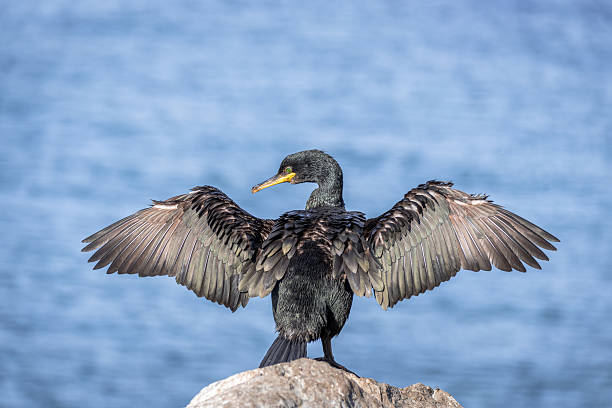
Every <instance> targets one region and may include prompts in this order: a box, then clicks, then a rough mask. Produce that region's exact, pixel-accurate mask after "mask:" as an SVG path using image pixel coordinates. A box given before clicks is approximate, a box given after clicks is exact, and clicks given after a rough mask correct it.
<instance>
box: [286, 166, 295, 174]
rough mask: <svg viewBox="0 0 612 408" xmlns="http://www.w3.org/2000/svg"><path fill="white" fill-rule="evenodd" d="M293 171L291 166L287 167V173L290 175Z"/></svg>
mask: <svg viewBox="0 0 612 408" xmlns="http://www.w3.org/2000/svg"><path fill="white" fill-rule="evenodd" d="M292 171H293V170H292V169H291V166H289V167H285V173H287V174H289V173H291V172H292Z"/></svg>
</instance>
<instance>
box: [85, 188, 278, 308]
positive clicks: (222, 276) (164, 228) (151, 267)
mask: <svg viewBox="0 0 612 408" xmlns="http://www.w3.org/2000/svg"><path fill="white" fill-rule="evenodd" d="M273 224H274V221H273V220H262V219H259V218H256V217H253V216H252V215H250V214H249V213H247V212H246V211H244V210H243V209H241V208H240V207H239V206H238V205H237V204H236V203H234V202H233V201H232V200H231V199H230V198H229V197H227V196H226V195H225V194H224V193H223V192H221V191H219V190H218V189H216V188H214V187H210V186H204V187H196V188H194V189H193V190H192V192H191V193H189V194H183V195H180V196H176V197H173V198H170V199H169V200H166V201H154V202H153V205H152V206H151V207H150V208H146V209H144V210H140V211H138V212H137V213H135V214H132V215H130V216H128V217H126V218H124V219H122V220H119V221H117V222H116V223H114V224H112V225H109V226H108V227H106V228H104V229H103V230H101V231H99V232H97V233H95V234H93V235H91V236H90V237H87V238H85V239H84V240H83V242H86V243H89V244H88V245H87V246H86V247H85V248H83V251H92V250H96V249H97V251H96V252H95V253H94V254H93V255H92V257H91V258H90V259H89V261H90V262H95V261H98V263H97V264H96V265H95V267H94V269H99V268H103V267H105V266H108V265H109V264H110V266H109V268H108V271H107V272H108V273H114V272H118V273H129V274H138V275H139V276H156V275H168V276H174V277H176V281H177V282H178V283H180V284H181V285H183V286H186V287H187V288H189V289H191V290H192V291H193V292H194V293H195V294H196V295H198V296H204V297H206V298H207V299H209V300H212V301H214V302H217V303H219V304H222V305H224V306H226V307H228V308H230V309H231V310H232V311H234V310H236V309H237V308H238V306H239V305H242V306H245V305H246V304H247V302H248V298H249V295H251V296H253V295H254V294H253V289H252V288H251V287H249V286H246V287H245V289H244V290H243V292H244V293H241V292H240V291H239V289H238V288H239V286H240V280H241V277H242V274H243V271H247V270H249V265H251V266H253V267H254V264H255V263H256V261H257V256H258V255H259V253H260V251H261V246H262V243H263V242H264V240H265V239H266V237H267V236H268V234H269V232H270V230H271V228H272V226H273Z"/></svg>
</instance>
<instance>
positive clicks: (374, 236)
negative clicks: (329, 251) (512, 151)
mask: <svg viewBox="0 0 612 408" xmlns="http://www.w3.org/2000/svg"><path fill="white" fill-rule="evenodd" d="M452 186H453V185H452V183H445V182H440V181H435V180H434V181H429V182H427V183H426V184H422V185H420V186H419V187H417V188H415V189H412V190H411V191H409V192H408V193H406V195H405V196H404V198H403V199H402V200H401V201H399V202H398V203H397V204H395V206H393V208H392V209H391V210H389V211H387V212H385V213H384V214H382V215H381V216H379V217H377V218H373V219H369V220H367V221H366V224H365V228H364V232H363V233H364V237H365V239H366V241H367V245H368V255H369V257H370V258H371V262H372V263H373V264H374V265H376V269H378V270H379V272H380V274H381V275H382V277H383V283H384V287H383V288H382V290H378V289H375V290H374V291H375V295H376V300H377V301H378V302H379V303H380V305H381V306H382V307H383V308H385V309H386V308H387V307H392V306H393V305H394V304H395V303H396V302H397V301H399V300H401V299H405V298H409V297H411V296H414V295H418V294H419V293H423V292H424V291H426V290H431V289H433V288H435V287H436V286H439V285H440V284H441V283H442V282H445V281H447V280H449V279H450V278H451V277H453V276H455V275H456V274H457V272H458V271H459V270H460V269H469V270H473V271H479V270H491V269H492V266H495V267H496V268H498V269H501V270H506V271H510V270H513V269H514V270H518V271H523V272H524V271H525V270H526V268H525V265H524V264H523V263H525V264H527V265H529V266H532V267H534V268H538V269H540V265H539V264H538V262H537V261H536V258H537V259H541V260H548V257H547V256H546V254H544V252H542V250H541V249H540V248H543V249H547V250H555V247H554V246H553V245H552V244H551V242H558V241H559V240H558V239H557V238H556V237H555V236H553V235H552V234H550V233H548V232H546V231H545V230H543V229H542V228H540V227H538V226H537V225H535V224H533V223H531V222H530V221H527V220H525V219H524V218H522V217H520V216H518V215H516V214H514V213H512V212H510V211H508V210H506V209H504V208H502V207H501V206H499V205H497V204H493V202H492V201H490V200H488V199H487V197H486V196H483V195H470V194H466V193H464V192H462V191H460V190H456V189H454V188H452ZM370 275H373V274H372V273H370Z"/></svg>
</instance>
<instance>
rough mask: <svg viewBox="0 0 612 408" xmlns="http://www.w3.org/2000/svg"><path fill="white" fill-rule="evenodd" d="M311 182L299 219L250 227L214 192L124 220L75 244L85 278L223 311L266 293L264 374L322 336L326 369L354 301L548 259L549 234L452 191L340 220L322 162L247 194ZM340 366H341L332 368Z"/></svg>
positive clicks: (287, 167)
mask: <svg viewBox="0 0 612 408" xmlns="http://www.w3.org/2000/svg"><path fill="white" fill-rule="evenodd" d="M282 182H290V183H292V184H295V183H302V182H313V183H317V184H318V187H317V188H316V189H315V190H314V191H313V192H312V194H311V196H310V198H309V199H308V201H307V203H306V209H305V210H297V211H290V212H287V213H285V214H283V215H281V216H280V217H279V218H278V219H276V220H266V219H259V218H257V217H254V216H252V215H251V214H249V213H247V212H246V211H244V210H243V209H241V208H240V207H239V206H238V205H237V204H236V203H235V202H233V201H232V200H231V199H230V198H229V197H227V196H226V195H225V194H224V193H223V192H221V191H219V190H218V189H216V188H215V187H211V186H203V187H195V188H194V189H193V190H192V191H191V192H190V193H188V194H183V195H179V196H176V197H173V198H170V199H168V200H165V201H154V202H153V205H152V206H151V207H150V208H147V209H143V210H140V211H138V212H137V213H135V214H133V215H130V216H128V217H126V218H124V219H122V220H120V221H117V222H116V223H114V224H112V225H110V226H108V227H106V228H104V229H103V230H101V231H99V232H97V233H95V234H93V235H91V236H90V237H88V238H86V239H85V240H83V242H86V243H88V245H87V246H86V247H85V248H83V251H91V250H96V252H95V253H94V254H93V256H92V257H91V258H90V259H89V261H90V262H97V263H96V265H95V266H94V269H99V268H103V267H106V266H108V270H107V273H114V272H118V273H130V274H138V275H139V276H157V275H168V276H173V277H175V278H176V281H177V283H179V284H181V285H184V286H186V287H187V288H189V289H191V290H192V291H193V292H195V294H196V295H197V296H202V297H205V298H207V299H209V300H212V301H214V302H217V303H219V304H222V305H224V306H226V307H228V308H230V309H231V310H232V311H235V310H236V309H237V308H238V307H239V306H243V307H244V306H246V304H247V303H248V301H249V298H250V297H253V296H260V297H264V296H267V295H268V294H270V293H271V294H272V305H273V313H274V319H275V321H276V328H277V331H278V332H279V335H278V338H277V339H276V340H275V342H274V343H273V344H272V346H271V347H270V349H269V350H268V353H267V354H266V356H265V357H264V359H263V361H262V363H261V366H266V365H270V364H275V363H279V362H283V361H291V360H293V359H296V358H300V357H305V356H306V344H307V343H308V342H310V341H313V340H316V339H319V338H320V339H321V341H322V343H323V350H324V354H325V357H324V358H323V359H324V360H326V361H328V362H330V363H331V364H333V365H336V366H339V365H338V364H337V363H336V362H335V361H334V358H333V355H332V349H331V339H332V337H334V336H336V335H337V334H338V333H340V331H341V330H342V327H343V326H344V324H345V322H346V320H347V318H348V315H349V312H350V309H351V304H352V300H353V294H357V295H359V296H368V297H369V296H370V295H371V294H372V293H373V294H374V295H375V297H376V300H377V301H378V303H379V304H380V305H381V306H382V307H383V309H387V308H388V307H393V306H394V305H395V304H396V303H397V302H398V301H400V300H402V299H407V298H410V297H411V296H414V295H418V294H420V293H423V292H425V291H426V290H431V289H433V288H435V287H436V286H438V285H440V283H442V282H445V281H447V280H449V279H450V278H451V277H453V276H455V275H456V274H457V272H458V271H459V270H460V269H469V270H473V271H478V270H491V268H492V267H493V266H495V267H496V268H498V269H501V270H504V271H510V270H513V269H514V270H519V271H523V272H524V271H525V266H524V264H527V265H529V266H532V267H534V268H537V269H540V265H539V263H538V262H537V260H536V259H538V260H548V257H547V256H546V255H545V254H544V252H542V250H540V248H538V247H541V248H544V249H547V250H555V247H554V246H553V245H552V244H551V243H550V242H558V241H559V240H558V239H557V238H555V237H554V236H553V235H551V234H549V233H548V232H546V231H544V230H543V229H541V228H539V227H538V226H536V225H534V224H532V223H531V222H529V221H527V220H525V219H523V218H521V217H519V216H518V215H516V214H514V213H511V212H510V211H507V210H505V209H504V208H502V207H500V206H499V205H497V204H493V203H492V202H491V201H490V200H488V199H487V197H486V196H482V195H470V194H466V193H464V192H462V191H459V190H456V189H454V188H452V186H453V185H452V183H448V182H440V181H429V182H427V183H425V184H422V185H420V186H418V187H417V188H415V189H412V190H410V191H409V192H408V193H406V194H405V195H404V198H403V199H402V200H400V201H399V202H398V203H396V204H395V205H394V206H393V208H391V209H390V210H389V211H387V212H385V213H384V214H382V215H380V216H378V217H376V218H371V219H366V217H365V215H364V214H363V213H361V212H357V211H346V210H345V208H344V201H343V199H342V170H341V168H340V166H339V165H338V163H337V162H336V161H335V160H334V159H333V158H332V157H331V156H329V155H328V154H326V153H324V152H321V151H319V150H308V151H303V152H299V153H295V154H292V155H289V156H287V157H286V158H285V159H284V160H283V162H282V163H281V166H280V168H279V171H278V173H277V174H276V175H275V176H273V177H272V178H270V179H269V180H267V181H265V182H264V183H261V184H259V185H257V186H255V187H253V189H252V191H253V192H256V191H259V190H261V189H263V188H266V187H269V186H271V185H274V184H278V183H282ZM339 367H341V366H339Z"/></svg>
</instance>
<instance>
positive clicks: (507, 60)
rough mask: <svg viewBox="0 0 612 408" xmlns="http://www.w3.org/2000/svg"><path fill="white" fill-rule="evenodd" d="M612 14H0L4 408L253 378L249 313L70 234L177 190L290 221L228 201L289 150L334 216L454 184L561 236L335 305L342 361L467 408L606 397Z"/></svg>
mask: <svg viewBox="0 0 612 408" xmlns="http://www.w3.org/2000/svg"><path fill="white" fill-rule="evenodd" d="M611 4H612V3H610V2H605V1H588V0H585V1H575V0H557V1H504V2H501V1H500V2H495V1H494V2H482V1H477V0H472V1H465V2H455V1H450V0H449V1H428V2H416V1H409V2H361V3H360V4H358V5H357V4H355V3H354V2H350V1H341V2H333V4H330V3H329V2H324V1H320V2H307V3H302V4H299V5H298V4H296V3H292V2H265V1H262V2H253V3H251V2H249V3H247V2H240V1H206V2H197V1H189V0H181V1H174V2H167V1H119V0H115V1H112V0H111V1H104V2H100V1H79V2H74V1H64V0H47V1H45V2H35V1H21V2H9V1H1V0H0V137H1V139H0V140H1V147H0V199H1V201H2V203H3V205H2V207H3V210H2V211H1V213H0V228H1V230H2V235H3V237H2V245H0V406H3V407H31V406H41V407H42V406H44V407H77V406H83V405H86V406H90V407H109V406H112V407H132V406H148V407H169V406H183V405H185V404H187V403H188V402H189V400H190V399H191V398H192V397H193V396H194V395H195V394H196V393H197V392H198V391H199V390H200V389H201V388H202V387H203V386H205V385H207V384H209V383H211V382H213V381H216V380H219V379H223V378H225V377H227V376H230V375H232V374H235V373H237V372H240V371H244V370H248V369H251V368H255V367H257V365H258V364H259V362H260V360H261V358H262V357H263V355H264V354H265V352H266V350H267V348H268V346H269V345H270V344H271V342H272V341H273V339H274V337H275V333H274V322H273V320H272V313H271V305H270V300H269V298H268V299H253V300H251V302H250V303H249V305H248V307H247V308H246V309H241V310H239V311H238V312H236V313H234V314H232V313H231V312H230V311H229V310H227V309H225V308H223V307H221V306H218V305H216V304H212V303H210V302H208V301H206V300H203V299H199V298H197V297H196V296H195V295H194V294H193V293H192V292H189V291H186V290H185V289H184V288H183V287H181V286H178V285H176V283H175V282H174V280H173V279H170V278H149V279H138V278H136V277H133V276H117V275H112V276H107V275H105V273H104V271H102V270H100V271H92V270H91V267H92V265H91V264H87V259H88V257H89V254H83V253H81V252H80V249H81V247H82V244H81V243H80V241H81V239H82V238H84V237H85V236H87V235H89V234H91V233H93V232H95V231H97V230H99V229H100V228H102V227H104V226H106V225H108V224H110V223H111V222H113V221H115V220H117V219H119V218H122V217H124V216H126V215H128V214H130V213H132V212H134V211H136V210H138V209H141V208H144V207H146V206H147V205H148V204H149V199H150V198H155V199H165V198H168V197H170V196H173V195H176V194H181V193H183V192H186V191H187V190H188V189H189V188H191V187H193V186H195V185H202V184H212V185H215V186H217V187H219V188H221V189H222V190H223V191H224V192H225V193H227V194H228V195H229V196H230V197H232V198H233V199H234V200H235V201H236V202H237V203H239V205H241V206H242V207H243V208H244V209H246V210H247V211H249V212H251V213H252V214H254V215H257V216H259V217H266V218H275V217H277V216H279V215H280V214H281V213H283V212H285V211H288V210H291V209H300V208H303V207H304V205H305V201H306V199H307V198H308V195H309V193H310V191H311V190H312V189H313V186H312V185H299V186H291V185H281V186H277V187H275V188H271V189H267V190H265V191H263V192H261V193H258V194H256V195H252V194H251V193H250V187H251V186H253V185H254V184H256V183H258V182H260V181H262V180H264V179H265V178H267V177H269V176H271V175H272V174H274V173H275V171H276V170H277V169H278V165H279V163H280V161H281V160H282V159H283V157H284V156H285V155H287V154H290V153H293V152H296V151H299V150H303V149H307V148H319V149H323V150H326V151H327V152H329V153H330V154H332V155H333V156H334V157H335V158H336V159H337V160H338V161H339V163H340V164H341V166H342V167H343V169H344V177H345V179H344V180H345V182H344V184H345V201H346V205H347V208H348V209H351V210H360V211H363V212H365V213H366V214H367V215H368V216H372V217H374V216H377V215H379V214H380V213H382V212H384V211H386V210H387V209H389V208H390V207H391V206H392V205H393V204H394V203H395V202H396V201H398V200H399V199H400V198H401V197H402V195H403V194H404V193H405V192H406V191H408V190H409V189H411V188H413V187H415V186H416V185H418V184H420V183H422V182H424V181H426V180H429V179H433V178H436V179H442V180H452V181H454V182H455V183H456V187H457V188H460V189H462V190H465V191H467V192H471V193H483V192H486V193H488V194H490V195H491V198H492V199H494V200H495V201H496V202H497V203H500V204H502V205H504V206H505V207H506V208H508V209H509V210H511V211H514V212H517V213H518V214H520V215H522V216H524V217H526V218H527V219H529V220H531V221H533V222H535V223H537V224H538V225H540V226H542V227H543V228H545V229H546V230H548V231H550V232H551V233H553V234H554V235H556V236H558V237H559V238H560V239H561V240H562V242H561V243H560V244H559V245H558V248H559V250H558V251H557V252H554V253H549V255H550V257H551V262H544V263H543V270H542V271H537V270H534V269H529V270H528V272H527V273H526V274H522V273H519V272H513V273H505V272H501V271H498V270H494V271H491V272H480V273H474V272H461V273H460V274H459V275H458V276H457V277H456V278H455V279H453V280H452V281H450V282H447V283H444V284H442V286H441V287H439V288H437V289H436V290H434V291H433V292H428V293H426V294H424V295H421V296H418V297H415V298H412V299H410V300H408V301H404V302H402V303H400V304H398V305H397V306H396V307H395V308H393V309H392V310H390V311H387V312H384V311H383V310H382V309H381V308H380V307H379V306H378V305H377V303H376V302H375V301H374V300H373V299H362V298H356V299H355V302H354V307H353V310H352V312H351V318H350V319H349V321H348V323H347V326H345V329H344V330H343V332H342V334H341V335H340V337H339V338H337V339H336V340H334V352H335V355H336V358H337V360H338V361H339V362H340V363H342V364H344V365H346V366H347V367H349V368H350V369H352V370H354V371H355V372H356V373H358V374H360V375H361V376H366V377H372V378H375V379H377V380H378V381H382V382H387V383H390V384H393V385H395V386H399V387H404V386H407V385H410V384H413V383H416V382H423V383H425V384H427V385H430V386H432V387H436V386H439V387H440V388H442V389H444V390H446V391H448V392H450V393H451V394H452V395H454V396H455V397H456V399H457V400H458V401H459V402H460V403H462V404H463V405H464V406H466V407H510V406H529V407H575V406H605V405H607V404H609V403H610V401H612V325H611V324H610V316H611V314H612V296H610V293H611V292H612V272H611V267H612V261H611V260H610V259H611V258H610V249H611V248H610V242H611V241H612V232H611V231H612V222H611V219H610V216H609V215H608V211H609V209H610V207H611V205H612V187H611V182H612V177H611V170H612V163H611V160H610V154H611V153H612V151H611V150H612V141H611V135H612V119H611V112H612V72H611V69H610V63H611V62H612V5H611ZM309 355H310V356H311V357H317V356H320V355H322V350H321V345H320V343H318V342H317V343H313V344H311V345H310V346H309Z"/></svg>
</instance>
